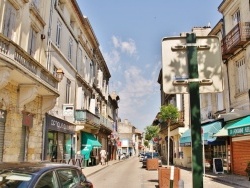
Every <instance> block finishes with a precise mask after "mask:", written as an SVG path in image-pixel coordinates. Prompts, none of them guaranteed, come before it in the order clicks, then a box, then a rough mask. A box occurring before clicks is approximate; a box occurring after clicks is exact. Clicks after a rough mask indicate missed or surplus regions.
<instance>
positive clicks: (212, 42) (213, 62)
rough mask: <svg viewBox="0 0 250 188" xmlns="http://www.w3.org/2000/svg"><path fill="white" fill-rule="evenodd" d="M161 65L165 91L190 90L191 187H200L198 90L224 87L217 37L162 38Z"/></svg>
mask: <svg viewBox="0 0 250 188" xmlns="http://www.w3.org/2000/svg"><path fill="white" fill-rule="evenodd" d="M162 64H163V67H162V72H163V74H162V76H163V90H164V92H165V93H166V94H179V93H189V96H190V110H191V121H190V122H191V142H192V175H193V188H202V187H203V175H202V174H203V160H202V158H203V157H202V139H201V122H200V93H213V92H221V91H222V90H223V85H222V83H223V82H222V72H221V47H220V42H219V39H218V37H216V36H206V37H196V35H195V34H194V33H187V35H186V37H171V38H164V39H163V41H162ZM168 136H169V135H168Z"/></svg>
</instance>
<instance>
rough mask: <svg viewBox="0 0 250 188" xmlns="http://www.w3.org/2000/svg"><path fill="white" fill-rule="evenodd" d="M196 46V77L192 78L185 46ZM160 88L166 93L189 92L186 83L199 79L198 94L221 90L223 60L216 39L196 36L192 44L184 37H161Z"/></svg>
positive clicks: (217, 39) (214, 37)
mask: <svg viewBox="0 0 250 188" xmlns="http://www.w3.org/2000/svg"><path fill="white" fill-rule="evenodd" d="M191 46H195V47H196V49H197V52H196V56H197V71H198V76H197V78H193V79H191V77H190V75H189V74H190V72H191V71H190V70H189V66H188V56H187V49H188V48H189V47H191ZM162 63H163V64H162V75H163V90H164V92H165V93H168V94H175V93H189V87H188V83H189V82H197V81H198V82H199V86H200V87H199V92H200V93H213V92H222V90H223V80H222V79H223V77H222V71H221V69H222V60H221V46H220V42H219V38H218V37H216V36H197V37H196V42H195V43H188V42H187V41H186V37H166V38H163V40H162Z"/></svg>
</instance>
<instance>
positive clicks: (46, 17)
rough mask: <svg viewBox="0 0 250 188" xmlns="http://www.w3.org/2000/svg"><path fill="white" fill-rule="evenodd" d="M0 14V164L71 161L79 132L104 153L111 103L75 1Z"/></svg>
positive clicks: (10, 7) (105, 74) (35, 0)
mask: <svg viewBox="0 0 250 188" xmlns="http://www.w3.org/2000/svg"><path fill="white" fill-rule="evenodd" d="M0 11H1V13H2V14H1V17H0V31H1V32H0V47H1V48H0V113H1V115H2V116H1V117H2V118H0V161H31V160H32V161H34V160H55V161H59V160H65V159H68V158H74V157H75V154H79V155H82V150H84V146H83V145H84V144H85V143H83V142H84V138H85V136H84V134H86V135H88V134H89V135H90V136H91V137H94V138H95V139H96V140H97V142H99V145H98V146H93V147H92V148H91V151H92V149H93V148H95V147H97V148H98V147H100V145H103V146H105V147H107V142H108V135H110V134H111V133H112V132H113V126H112V123H113V122H116V121H117V114H116V113H112V114H110V112H111V111H112V112H113V111H114V112H117V111H116V110H114V108H115V109H117V104H116V105H115V104H114V103H113V102H112V103H110V102H109V90H108V83H109V78H110V77H111V75H110V72H109V69H108V67H107V65H106V62H105V60H104V57H103V56H102V53H101V51H100V49H99V43H98V40H97V38H96V36H95V33H94V31H93V29H92V27H91V24H90V22H89V20H88V18H87V17H86V16H84V15H83V14H82V12H81V10H80V8H79V6H78V4H77V2H76V1H75V0H72V1H64V0H56V1H39V0H30V1H26V0H25V1H23V0H15V1H14V0H3V1H1V2H0ZM113 105H115V106H116V107H113ZM111 109H112V110H111ZM101 126H102V127H104V129H105V131H104V132H105V133H104V134H100V138H98V137H97V134H98V133H99V131H100V130H101V131H103V130H104V129H100V127H101ZM83 137H84V138H83ZM91 151H89V152H91ZM93 151H94V150H93ZM95 155H97V151H96V153H95Z"/></svg>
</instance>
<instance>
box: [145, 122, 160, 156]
mask: <svg viewBox="0 0 250 188" xmlns="http://www.w3.org/2000/svg"><path fill="white" fill-rule="evenodd" d="M159 132H160V127H159V126H158V125H156V126H153V125H150V126H147V127H146V128H145V139H146V140H147V141H150V140H152V139H153V138H154V137H156V136H158V133H159ZM152 158H153V152H152Z"/></svg>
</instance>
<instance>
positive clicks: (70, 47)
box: [68, 37, 73, 62]
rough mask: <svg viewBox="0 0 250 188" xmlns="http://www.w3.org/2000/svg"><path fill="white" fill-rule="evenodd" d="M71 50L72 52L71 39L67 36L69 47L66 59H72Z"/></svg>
mask: <svg viewBox="0 0 250 188" xmlns="http://www.w3.org/2000/svg"><path fill="white" fill-rule="evenodd" d="M72 52H73V39H72V38H71V37H70V38H69V49H68V60H69V61H70V62H71V61H72Z"/></svg>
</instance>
